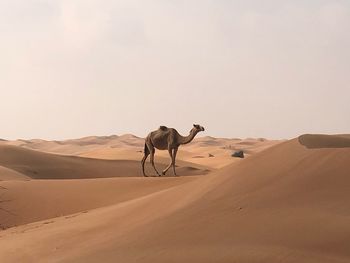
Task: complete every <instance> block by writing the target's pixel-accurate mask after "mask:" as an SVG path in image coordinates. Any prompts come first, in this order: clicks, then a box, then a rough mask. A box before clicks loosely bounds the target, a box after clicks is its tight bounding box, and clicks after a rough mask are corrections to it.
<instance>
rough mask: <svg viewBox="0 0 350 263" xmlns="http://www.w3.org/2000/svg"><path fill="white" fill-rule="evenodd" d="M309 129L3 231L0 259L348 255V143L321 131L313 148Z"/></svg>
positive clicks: (310, 258) (313, 258) (315, 258)
mask: <svg viewBox="0 0 350 263" xmlns="http://www.w3.org/2000/svg"><path fill="white" fill-rule="evenodd" d="M306 139H307V140H306V141H305V137H303V136H301V137H299V138H296V139H294V140H290V141H286V142H283V143H280V144H278V145H275V146H272V147H270V148H268V149H266V150H264V151H260V152H258V153H255V154H253V155H252V156H250V157H249V158H246V159H243V160H242V161H240V162H234V163H232V164H231V165H228V166H226V167H224V168H222V169H219V170H216V171H214V172H212V173H210V174H208V175H206V176H201V177H198V179H196V180H189V181H188V182H185V183H182V184H179V185H175V186H172V187H169V188H164V190H160V191H155V192H153V193H150V194H148V195H143V196H142V197H140V198H134V199H132V198H131V199H128V200H127V201H125V202H118V201H117V203H115V204H111V205H109V206H107V207H100V208H99V209H94V210H90V211H88V212H87V213H80V214H76V215H74V216H73V217H67V216H66V217H59V218H54V219H51V220H49V221H40V222H35V223H32V224H28V225H23V226H19V227H16V228H10V229H8V230H5V231H2V232H1V234H0V235H1V238H0V248H1V249H0V257H1V258H2V259H3V260H4V261H5V262H36V259H38V258H40V260H41V261H43V262H45V261H49V260H52V259H55V260H56V261H59V262H96V261H99V262H146V263H147V262H152V263H153V262H242V263H244V262H247V263H248V262H249V263H250V262H268V263H271V262H307V263H309V262H311V263H313V262H315V263H316V262H317V263H322V262H327V263H328V262H339V263H345V262H349V261H350V250H349V246H348V244H350V224H349V214H350V205H349V202H348V200H349V199H350V191H349V185H350V177H349V174H350V147H348V146H347V142H346V141H344V142H343V144H342V143H340V142H339V141H338V138H336V139H335V138H334V137H333V136H330V137H322V138H321V141H322V143H321V145H323V146H325V145H331V146H332V147H313V148H312V149H309V148H310V147H309V148H308V147H306V146H304V145H303V144H309V143H310V142H312V145H313V146H315V145H319V143H320V141H319V137H318V136H314V135H308V137H306ZM334 139H335V140H337V145H338V147H333V146H334V144H333V142H332V141H333V140H334ZM327 140H328V141H327ZM299 141H302V142H303V144H301V143H300V142H299ZM315 141H316V142H317V143H316V144H315ZM331 142H332V143H331ZM340 146H341V147H340ZM194 159H204V158H194ZM181 178H185V177H181ZM117 179H118V178H115V179H108V180H117ZM126 179H128V178H126ZM130 179H131V178H130ZM135 179H137V178H135ZM138 179H140V180H147V179H148V178H138ZM150 179H151V178H150ZM157 179H159V178H157ZM163 179H164V180H168V179H170V178H168V179H167V178H163ZM171 179H174V178H171ZM189 179H191V178H189ZM100 180H101V179H100ZM105 180H107V179H105ZM158 182H160V181H157V182H155V183H158ZM20 183H22V182H20ZM128 187H130V188H129V189H130V191H135V192H138V191H140V189H142V187H141V188H137V187H136V186H135V189H134V190H133V187H132V186H128ZM8 188H10V187H8ZM18 189H20V187H19V188H18ZM96 189H97V188H96ZM55 191H57V190H55ZM135 196H137V195H135ZM139 196H141V195H139ZM112 199H113V198H112Z"/></svg>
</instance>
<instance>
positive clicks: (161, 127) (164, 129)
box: [159, 126, 168, 131]
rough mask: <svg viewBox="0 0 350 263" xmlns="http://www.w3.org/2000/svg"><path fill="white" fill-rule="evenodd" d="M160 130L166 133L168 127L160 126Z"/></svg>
mask: <svg viewBox="0 0 350 263" xmlns="http://www.w3.org/2000/svg"><path fill="white" fill-rule="evenodd" d="M159 129H160V130H162V131H166V130H167V129H168V127H167V126H159Z"/></svg>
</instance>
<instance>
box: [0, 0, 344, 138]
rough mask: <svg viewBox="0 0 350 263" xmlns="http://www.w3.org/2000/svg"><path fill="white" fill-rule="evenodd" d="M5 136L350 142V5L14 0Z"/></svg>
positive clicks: (3, 7) (4, 16) (6, 40)
mask: <svg viewBox="0 0 350 263" xmlns="http://www.w3.org/2000/svg"><path fill="white" fill-rule="evenodd" d="M0 34H1V39H0V40H1V41H0V91H1V103H0V119H1V126H0V138H5V139H17V138H26V139H29V138H43V139H65V138H77V137H82V136H88V135H110V134H123V133H133V134H135V135H138V136H142V137H144V136H146V135H147V133H148V132H149V131H151V130H154V129H156V128H158V126H159V125H166V126H168V127H175V128H177V129H178V131H179V132H180V133H182V134H187V133H188V131H189V130H190V129H191V127H192V124H193V123H199V124H201V125H202V126H204V127H205V128H206V131H205V133H203V135H210V136H216V137H241V138H245V137H266V138H292V137H296V136H298V135H300V134H303V133H350V1H349V0H343V1H335V0H333V1H330V0H329V1H327V0H308V1H305V0H303V1H302V0H285V1H281V0H264V1H261V0H231V1H229V0H211V1H209V0H139V1H136V0H103V1H102V0H0Z"/></svg>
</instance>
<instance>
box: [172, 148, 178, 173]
mask: <svg viewBox="0 0 350 263" xmlns="http://www.w3.org/2000/svg"><path fill="white" fill-rule="evenodd" d="M177 150H178V148H177V147H176V148H175V149H174V154H173V156H172V157H173V160H172V165H173V171H174V175H175V176H176V175H177V174H176V171H175V161H176V154H177Z"/></svg>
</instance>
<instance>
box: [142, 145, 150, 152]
mask: <svg viewBox="0 0 350 263" xmlns="http://www.w3.org/2000/svg"><path fill="white" fill-rule="evenodd" d="M143 153H144V154H149V150H148V147H147V145H146V144H145V148H144V149H143Z"/></svg>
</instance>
